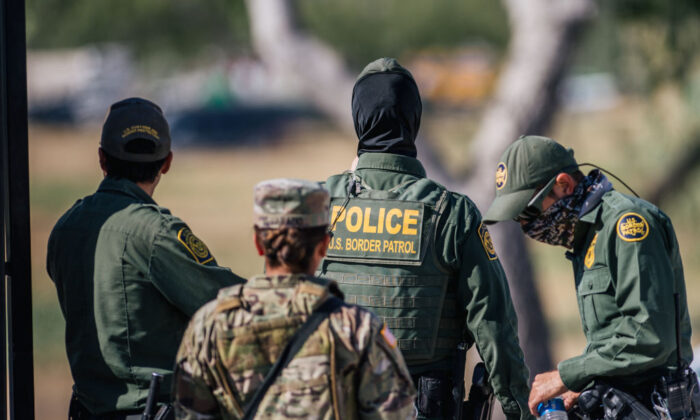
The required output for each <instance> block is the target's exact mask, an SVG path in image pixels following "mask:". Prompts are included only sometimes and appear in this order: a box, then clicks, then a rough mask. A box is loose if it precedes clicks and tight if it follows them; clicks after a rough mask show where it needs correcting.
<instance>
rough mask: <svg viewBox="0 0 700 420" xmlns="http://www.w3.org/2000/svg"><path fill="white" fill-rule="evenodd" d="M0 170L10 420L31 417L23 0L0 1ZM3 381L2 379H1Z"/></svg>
mask: <svg viewBox="0 0 700 420" xmlns="http://www.w3.org/2000/svg"><path fill="white" fill-rule="evenodd" d="M0 14H1V16H0V18H1V19H2V20H1V21H0V27H1V29H0V32H1V33H0V73H1V74H2V76H1V79H0V82H1V83H2V84H1V85H0V93H1V94H0V96H2V99H1V100H0V115H1V116H0V125H1V129H0V169H1V170H2V172H1V176H2V187H1V193H2V197H1V199H2V207H3V209H4V212H3V216H4V217H3V220H2V222H3V223H2V225H3V231H2V241H3V242H4V253H3V256H4V264H3V269H2V273H1V274H3V282H4V283H5V287H4V290H3V291H4V292H5V296H4V303H5V308H6V310H5V311H4V315H5V316H6V319H7V324H6V325H7V328H6V331H5V334H4V337H5V339H6V349H7V360H8V363H7V370H6V378H7V383H8V384H9V387H8V389H7V390H5V391H6V392H5V394H6V397H7V400H6V401H7V402H8V404H7V406H6V407H8V409H9V410H8V411H9V418H10V420H20V419H21V420H24V419H27V420H33V419H34V376H33V360H32V359H33V351H32V289H31V258H30V246H29V245H30V244H29V168H28V151H27V60H26V39H25V20H24V19H25V15H24V0H2V1H0ZM3 381H5V378H3Z"/></svg>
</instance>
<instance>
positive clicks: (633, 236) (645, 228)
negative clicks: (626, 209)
mask: <svg viewBox="0 0 700 420" xmlns="http://www.w3.org/2000/svg"><path fill="white" fill-rule="evenodd" d="M616 230H617V236H619V237H620V239H622V240H623V241H626V242H638V241H641V240H643V239H644V238H646V237H647V236H648V235H649V223H647V221H646V220H645V219H644V217H642V216H641V215H640V214H637V213H631V212H630V213H625V214H623V215H622V216H621V217H620V218H619V219H618V221H617V229H616Z"/></svg>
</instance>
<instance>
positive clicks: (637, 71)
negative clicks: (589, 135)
mask: <svg viewBox="0 0 700 420" xmlns="http://www.w3.org/2000/svg"><path fill="white" fill-rule="evenodd" d="M597 6H598V13H597V15H596V17H595V19H594V20H593V22H592V23H591V26H590V27H589V28H588V30H587V31H586V35H585V37H584V40H583V42H582V43H581V46H580V47H579V51H578V54H577V59H576V62H575V64H574V71H575V72H579V73H586V72H608V73H612V74H615V75H616V76H617V81H618V83H619V87H620V88H621V89H622V90H623V91H624V92H628V93H639V94H645V95H646V94H650V93H652V92H653V91H654V90H655V89H657V88H658V87H659V86H661V85H663V84H664V83H667V82H678V83H680V84H682V85H685V89H687V90H690V89H692V86H690V85H689V84H690V83H691V82H692V81H691V80H690V79H691V78H692V77H693V73H694V71H695V69H696V68H697V67H698V66H699V65H700V63H699V62H698V61H699V60H700V2H699V1H697V0H674V1H670V2H669V1H667V0H619V1H614V2H611V1H605V0H598V1H597Z"/></svg>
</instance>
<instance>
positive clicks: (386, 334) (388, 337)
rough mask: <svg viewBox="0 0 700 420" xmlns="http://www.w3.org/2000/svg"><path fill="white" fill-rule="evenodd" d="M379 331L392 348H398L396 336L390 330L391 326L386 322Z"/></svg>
mask: <svg viewBox="0 0 700 420" xmlns="http://www.w3.org/2000/svg"><path fill="white" fill-rule="evenodd" d="M375 331H376V330H375ZM379 333H380V334H381V335H382V337H383V338H384V341H386V343H387V344H388V345H389V347H391V348H392V349H395V348H396V344H397V340H396V337H394V334H392V333H391V331H390V330H389V327H387V326H386V324H384V325H383V326H382V330H381V331H380V332H379Z"/></svg>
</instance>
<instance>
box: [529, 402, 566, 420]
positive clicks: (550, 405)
mask: <svg viewBox="0 0 700 420" xmlns="http://www.w3.org/2000/svg"><path fill="white" fill-rule="evenodd" d="M537 414H538V415H539V419H540V420H569V417H568V416H567V415H566V410H565V409H564V400H562V399H561V398H552V399H551V400H549V401H547V402H543V403H539V404H538V405H537Z"/></svg>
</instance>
